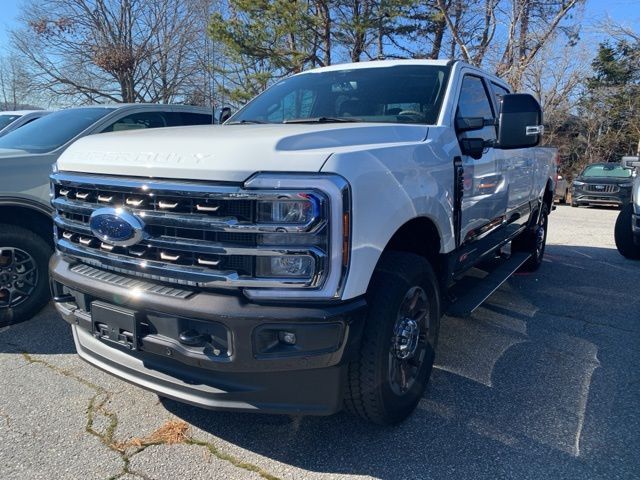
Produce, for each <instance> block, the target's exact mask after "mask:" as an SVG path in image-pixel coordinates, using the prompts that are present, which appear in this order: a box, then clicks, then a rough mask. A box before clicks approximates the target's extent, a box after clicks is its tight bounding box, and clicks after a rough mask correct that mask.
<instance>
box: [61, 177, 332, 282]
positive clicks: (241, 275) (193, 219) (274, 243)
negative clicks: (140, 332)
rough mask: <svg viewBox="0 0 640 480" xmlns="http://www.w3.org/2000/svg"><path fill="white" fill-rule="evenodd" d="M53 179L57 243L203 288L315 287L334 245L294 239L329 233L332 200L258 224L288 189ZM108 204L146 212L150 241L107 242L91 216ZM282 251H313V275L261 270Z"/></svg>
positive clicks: (92, 259) (102, 263) (72, 252)
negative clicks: (263, 209) (290, 220)
mask: <svg viewBox="0 0 640 480" xmlns="http://www.w3.org/2000/svg"><path fill="white" fill-rule="evenodd" d="M51 180H52V192H51V193H52V205H53V207H54V209H55V216H54V224H55V230H56V231H55V235H56V242H57V245H56V246H57V249H58V250H59V251H60V252H62V253H63V254H66V255H68V256H71V257H74V258H76V259H78V260H79V261H80V262H82V263H85V264H88V265H92V266H98V267H100V268H104V269H108V270H112V271H115V272H119V273H126V274H131V275H135V276H139V277H142V278H147V279H153V280H158V281H162V282H170V283H176V284H180V285H190V286H198V287H248V288H251V287H268V288H287V289H289V288H316V287H318V286H320V284H321V282H322V280H323V277H324V274H325V273H326V271H325V270H326V262H327V251H326V250H327V248H326V247H324V248H323V246H322V245H321V244H317V245H304V243H305V242H301V241H296V240H295V239H310V238H311V237H312V236H313V235H316V234H318V233H322V232H328V228H329V227H328V224H327V222H326V220H325V219H324V218H326V210H327V209H328V204H325V203H323V204H322V205H321V209H322V214H323V215H322V216H321V217H320V216H319V217H318V218H314V219H313V221H309V222H308V223H307V224H303V225H297V224H295V225H281V224H274V223H258V222H257V221H256V206H257V202H258V201H265V199H266V200H269V199H281V198H284V197H286V196H287V195H288V194H289V193H290V192H287V191H276V192H274V191H266V192H265V191H260V190H246V189H242V188H241V187H239V186H235V185H233V186H231V185H210V184H203V183H195V182H193V183H189V182H165V181H158V180H151V179H146V180H145V179H133V178H131V179H130V178H121V177H108V176H97V175H95V176H94V175H84V174H83V175H80V174H69V173H54V174H53V175H52V176H51ZM106 207H112V208H123V209H126V210H127V211H128V212H129V213H131V214H133V215H135V216H136V217H137V218H139V219H140V220H141V221H142V222H143V224H144V236H143V239H142V240H141V241H140V242H139V243H136V244H135V245H131V246H115V245H113V244H109V243H105V242H104V241H101V240H100V239H99V238H98V237H97V236H96V234H95V233H94V232H93V231H92V229H91V227H90V217H91V215H92V213H93V212H94V211H96V210H98V209H103V208H106ZM292 237H295V238H293V239H292ZM281 239H284V240H281ZM288 242H289V243H291V244H290V245H288V244H287V243H288ZM283 255H288V256H292V255H293V256H295V255H305V256H312V257H313V262H314V266H315V271H314V273H313V275H311V276H309V277H308V278H273V277H259V276H258V275H257V271H256V270H257V267H256V263H257V258H259V257H277V256H283Z"/></svg>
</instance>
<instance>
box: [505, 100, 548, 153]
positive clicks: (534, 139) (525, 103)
mask: <svg viewBox="0 0 640 480" xmlns="http://www.w3.org/2000/svg"><path fill="white" fill-rule="evenodd" d="M543 132H544V127H543V125H542V109H541V108H540V104H539V103H538V101H537V100H536V99H535V98H533V97H532V96H531V95H529V94H528V93H513V94H508V95H504V96H503V97H502V103H501V106H500V116H499V118H498V139H497V141H496V145H495V146H496V148H500V149H502V150H509V149H514V148H527V147H535V146H536V145H538V144H539V143H540V139H541V137H542V133H543Z"/></svg>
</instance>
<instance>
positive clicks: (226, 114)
mask: <svg viewBox="0 0 640 480" xmlns="http://www.w3.org/2000/svg"><path fill="white" fill-rule="evenodd" d="M229 118H231V107H222V110H220V117H219V120H218V122H219V123H220V124H223V123H224V122H226V121H227V120H229Z"/></svg>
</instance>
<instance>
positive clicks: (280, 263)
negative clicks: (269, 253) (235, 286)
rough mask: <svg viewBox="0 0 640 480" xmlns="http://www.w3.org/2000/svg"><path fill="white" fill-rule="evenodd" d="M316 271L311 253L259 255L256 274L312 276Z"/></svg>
mask: <svg viewBox="0 0 640 480" xmlns="http://www.w3.org/2000/svg"><path fill="white" fill-rule="evenodd" d="M314 271H315V261H314V258H313V257H312V256H311V255H283V256H279V257H258V258H257V261H256V276H257V277H261V278H310V277H311V276H312V275H313V273H314Z"/></svg>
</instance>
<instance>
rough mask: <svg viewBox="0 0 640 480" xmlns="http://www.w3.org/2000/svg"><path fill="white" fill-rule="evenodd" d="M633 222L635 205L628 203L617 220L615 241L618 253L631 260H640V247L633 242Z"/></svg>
mask: <svg viewBox="0 0 640 480" xmlns="http://www.w3.org/2000/svg"><path fill="white" fill-rule="evenodd" d="M632 221H633V204H631V203H628V204H626V205H625V206H624V207H622V210H620V213H619V214H618V218H617V219H616V227H615V235H614V236H615V239H616V248H617V249H618V252H620V254H621V255H622V256H623V257H625V258H628V259H630V260H640V246H638V245H636V244H635V243H634V241H633V230H632V228H631V222H632Z"/></svg>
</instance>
